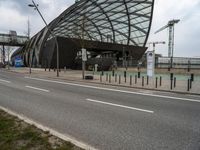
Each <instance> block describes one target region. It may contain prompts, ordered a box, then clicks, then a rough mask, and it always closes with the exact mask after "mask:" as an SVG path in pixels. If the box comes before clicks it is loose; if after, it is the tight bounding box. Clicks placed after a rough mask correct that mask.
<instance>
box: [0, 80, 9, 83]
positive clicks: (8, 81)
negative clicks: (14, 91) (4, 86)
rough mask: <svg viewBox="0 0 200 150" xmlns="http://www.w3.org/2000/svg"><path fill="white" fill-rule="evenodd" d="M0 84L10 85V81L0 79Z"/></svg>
mask: <svg viewBox="0 0 200 150" xmlns="http://www.w3.org/2000/svg"><path fill="white" fill-rule="evenodd" d="M0 82H5V83H11V82H10V81H7V80H3V79H0Z"/></svg>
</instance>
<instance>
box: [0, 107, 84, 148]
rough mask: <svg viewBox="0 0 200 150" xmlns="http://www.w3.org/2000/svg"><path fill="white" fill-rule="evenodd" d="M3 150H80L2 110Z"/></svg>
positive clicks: (1, 135)
mask: <svg viewBox="0 0 200 150" xmlns="http://www.w3.org/2000/svg"><path fill="white" fill-rule="evenodd" d="M0 149H1V150H29V149H31V150H32V149H33V150H80V148H78V147H75V146H74V145H73V144H71V143H69V142H65V141H63V140H61V139H59V138H57V137H54V136H51V135H50V134H49V133H48V132H43V131H41V130H39V129H37V128H36V127H34V126H31V125H28V124H26V123H24V122H23V121H20V120H19V119H18V118H16V117H13V116H10V115H8V114H7V113H5V112H3V111H1V110H0Z"/></svg>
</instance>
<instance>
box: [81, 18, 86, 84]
mask: <svg viewBox="0 0 200 150" xmlns="http://www.w3.org/2000/svg"><path fill="white" fill-rule="evenodd" d="M84 30H85V14H84V15H83V20H82V29H81V31H82V32H81V38H82V39H81V40H82V42H81V46H82V49H81V51H82V76H83V80H84V79H85V62H86V61H87V50H86V49H84Z"/></svg>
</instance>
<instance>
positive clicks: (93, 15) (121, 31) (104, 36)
mask: <svg viewBox="0 0 200 150" xmlns="http://www.w3.org/2000/svg"><path fill="white" fill-rule="evenodd" d="M153 8H154V0H80V1H77V2H76V3H75V4H73V5H72V6H71V7H69V8H68V9H66V10H65V11H64V12H63V13H62V14H61V15H60V16H58V17H57V18H56V19H54V20H53V21H52V22H51V23H50V24H49V25H48V27H49V29H50V30H51V31H52V32H53V33H54V34H55V35H56V37H60V38H62V39H63V38H66V39H77V40H78V39H79V41H80V43H79V44H78V45H76V46H74V47H71V48H80V44H81V47H84V46H85V45H84V44H83V43H84V42H83V41H90V42H92V41H94V43H97V42H102V43H104V44H103V45H105V44H107V47H110V45H111V44H112V45H113V44H116V46H118V49H116V52H118V51H120V50H119V47H120V45H124V46H128V47H129V48H128V51H129V54H131V53H132V54H134V55H133V57H135V58H136V59H139V57H141V54H144V52H145V51H146V48H145V45H146V42H147V39H148V36H149V32H150V28H151V22H152V17H153ZM83 39H84V40H83ZM53 40H55V39H53V38H52V36H51V35H50V33H49V32H48V30H47V28H43V29H42V30H41V31H40V32H39V33H37V34H36V35H35V36H34V37H32V38H31V40H30V41H29V43H28V44H27V45H26V46H25V47H24V48H23V49H24V50H23V55H24V61H25V64H27V65H28V64H29V60H30V59H29V58H30V57H33V59H34V60H33V61H32V62H33V63H34V65H35V66H43V65H42V64H44V57H46V56H44V55H47V52H44V51H46V50H47V47H49V45H51V46H54V44H53V43H51V44H50V43H49V42H53ZM67 41H68V44H69V40H67ZM81 41H82V42H81ZM58 43H60V44H63V42H58ZM72 43H73V42H72ZM65 46H67V45H65ZM131 46H132V52H131V50H130V49H131ZM59 47H62V46H59ZM104 47H105V49H104V51H107V50H108V49H107V48H106V46H104ZM136 47H138V49H137V48H136ZM85 48H86V49H87V48H88V49H90V50H91V51H95V52H98V50H99V49H100V48H99V46H98V47H94V46H93V49H91V48H90V47H85ZM54 49H55V47H53V50H50V51H52V54H48V55H49V56H50V55H56V53H54V52H53V51H54ZM64 49H65V50H67V51H70V50H71V51H73V50H74V51H77V50H78V49H69V48H64V47H62V51H64ZM122 49H123V48H122ZM122 49H121V51H123V50H122ZM59 51H60V49H59ZM102 51H103V50H102V48H101V50H99V52H102ZM112 51H114V50H112ZM137 51H140V52H137ZM137 53H138V56H136V55H137ZM61 55H62V53H61ZM66 55H67V54H66ZM73 55H74V54H73ZM51 57H52V58H53V56H51ZM61 66H62V64H61Z"/></svg>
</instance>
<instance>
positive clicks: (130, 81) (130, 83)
mask: <svg viewBox="0 0 200 150" xmlns="http://www.w3.org/2000/svg"><path fill="white" fill-rule="evenodd" d="M131 85H132V76H130V86H131Z"/></svg>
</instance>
